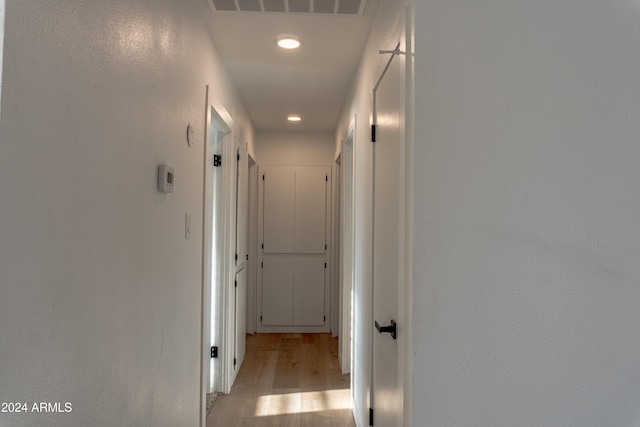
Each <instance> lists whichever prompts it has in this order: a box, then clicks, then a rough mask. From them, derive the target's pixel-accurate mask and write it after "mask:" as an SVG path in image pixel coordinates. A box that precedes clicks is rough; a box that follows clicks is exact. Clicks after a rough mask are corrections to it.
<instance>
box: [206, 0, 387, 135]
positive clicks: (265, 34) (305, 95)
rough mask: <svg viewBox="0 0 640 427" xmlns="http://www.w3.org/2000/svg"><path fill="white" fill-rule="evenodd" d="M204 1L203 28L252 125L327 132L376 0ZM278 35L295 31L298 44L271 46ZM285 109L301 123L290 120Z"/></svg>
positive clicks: (334, 120) (359, 53)
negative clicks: (206, 16) (288, 47)
mask: <svg viewBox="0 0 640 427" xmlns="http://www.w3.org/2000/svg"><path fill="white" fill-rule="evenodd" d="M207 1H208V2H209V5H210V9H211V14H210V16H209V19H208V27H209V31H210V32H211V35H212V37H213V40H214V43H215V45H216V46H217V48H218V50H219V53H220V55H221V57H222V61H223V62H224V64H225V66H226V68H227V70H228V72H229V74H230V76H231V78H232V80H233V82H234V84H235V85H236V88H237V89H238V92H239V94H240V97H241V98H242V100H243V101H244V104H245V106H246V108H247V111H248V113H249V116H250V117H251V121H252V122H253V125H254V127H255V129H256V130H258V131H261V130H271V131H288V130H291V131H314V132H316V131H322V132H332V131H334V130H335V129H336V126H337V121H338V116H339V114H340V110H341V109H342V104H343V102H344V99H345V96H346V94H347V91H348V89H349V86H350V83H351V81H352V79H353V77H354V73H355V71H356V68H357V66H358V63H359V61H360V58H361V56H362V52H363V49H364V46H365V43H366V39H367V35H368V34H369V28H370V26H371V21H372V18H373V14H374V12H375V8H376V5H377V0H368V1H367V0H207ZM216 5H217V7H218V8H220V9H232V8H234V6H235V8H236V11H221V10H217V9H216ZM305 7H307V9H306V11H305V12H291V11H289V8H295V10H305V9H304V8H305ZM238 8H239V10H240V11H238ZM256 8H261V9H260V11H257V12H254V11H243V10H245V9H249V10H255V9H256ZM265 8H266V10H272V9H269V8H283V9H284V11H283V12H264V11H263V10H265ZM318 10H320V11H324V12H323V13H318ZM331 10H332V12H330V11H331ZM354 12H356V13H354ZM281 35H295V36H298V37H299V38H301V39H302V43H303V45H302V47H301V48H300V49H297V50H294V51H286V50H283V49H280V48H278V47H277V46H276V45H275V43H274V40H275V39H276V38H277V37H278V36H281ZM287 114H300V115H301V116H302V118H303V120H302V122H300V123H295V124H294V123H290V122H288V121H287V120H286V116H287Z"/></svg>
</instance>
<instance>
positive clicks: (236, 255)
mask: <svg viewBox="0 0 640 427" xmlns="http://www.w3.org/2000/svg"><path fill="white" fill-rule="evenodd" d="M237 263H238V254H236V264H237Z"/></svg>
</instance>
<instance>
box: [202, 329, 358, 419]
mask: <svg viewBox="0 0 640 427" xmlns="http://www.w3.org/2000/svg"><path fill="white" fill-rule="evenodd" d="M337 355H338V341H337V339H333V338H331V335H330V334H255V335H248V336H247V353H246V356H245V361H244V363H243V365H242V367H241V368H240V372H239V373H238V377H237V379H236V382H235V384H234V386H233V388H232V390H231V393H229V395H220V396H218V398H217V399H216V401H215V403H214V405H213V408H212V409H211V412H210V413H209V416H208V417H207V427H254V426H259V427H272V426H273V427H276V426H277V427H355V422H354V420H353V415H352V413H351V398H350V390H349V376H348V375H347V376H344V375H342V373H341V371H340V367H339V365H338V356H337Z"/></svg>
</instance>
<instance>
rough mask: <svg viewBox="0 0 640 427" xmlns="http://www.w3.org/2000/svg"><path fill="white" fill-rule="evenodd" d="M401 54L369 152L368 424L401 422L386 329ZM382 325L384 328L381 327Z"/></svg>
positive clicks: (395, 262) (393, 343)
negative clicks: (371, 318)
mask: <svg viewBox="0 0 640 427" xmlns="http://www.w3.org/2000/svg"><path fill="white" fill-rule="evenodd" d="M402 61H404V57H397V58H394V60H393V61H392V62H391V65H390V67H389V68H388V70H387V72H386V74H385V75H384V78H383V79H382V81H381V84H380V86H379V87H378V92H377V111H378V114H377V117H378V126H377V132H376V142H374V143H373V144H374V148H373V153H374V155H373V157H374V159H373V160H374V169H373V188H374V190H373V195H374V200H373V212H374V213H373V215H374V218H373V240H374V244H373V316H374V320H375V321H376V322H378V325H379V327H380V328H379V329H378V328H377V327H376V328H374V325H371V326H372V331H373V353H372V354H373V379H372V390H373V393H372V396H371V399H372V402H371V403H372V406H371V407H372V408H373V409H374V415H373V425H374V426H384V427H396V426H401V425H402V392H401V389H400V382H399V377H398V375H399V374H400V373H399V372H398V361H399V352H400V349H401V345H403V344H402V335H401V334H398V335H396V334H395V333H393V334H392V333H391V332H390V331H391V329H393V323H394V322H398V321H399V320H400V318H401V313H399V311H398V295H399V292H401V289H402V287H401V285H400V276H399V274H400V268H401V259H400V258H401V253H402V252H401V251H402V245H401V235H402V227H401V224H402V221H401V218H402V200H401V198H400V193H401V190H402V187H401V177H402V176H403V175H402V170H401V168H400V159H401V153H403V151H402V150H403V141H402V138H403V128H402V126H403V125H402V118H403V114H402V111H403V110H404V108H403V102H404V96H403V90H404V86H403V84H402V82H403V78H402V76H403V72H402V70H403V66H402ZM385 328H387V329H385Z"/></svg>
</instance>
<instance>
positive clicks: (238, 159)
mask: <svg viewBox="0 0 640 427" xmlns="http://www.w3.org/2000/svg"><path fill="white" fill-rule="evenodd" d="M237 160H238V161H240V153H238V159H237Z"/></svg>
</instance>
